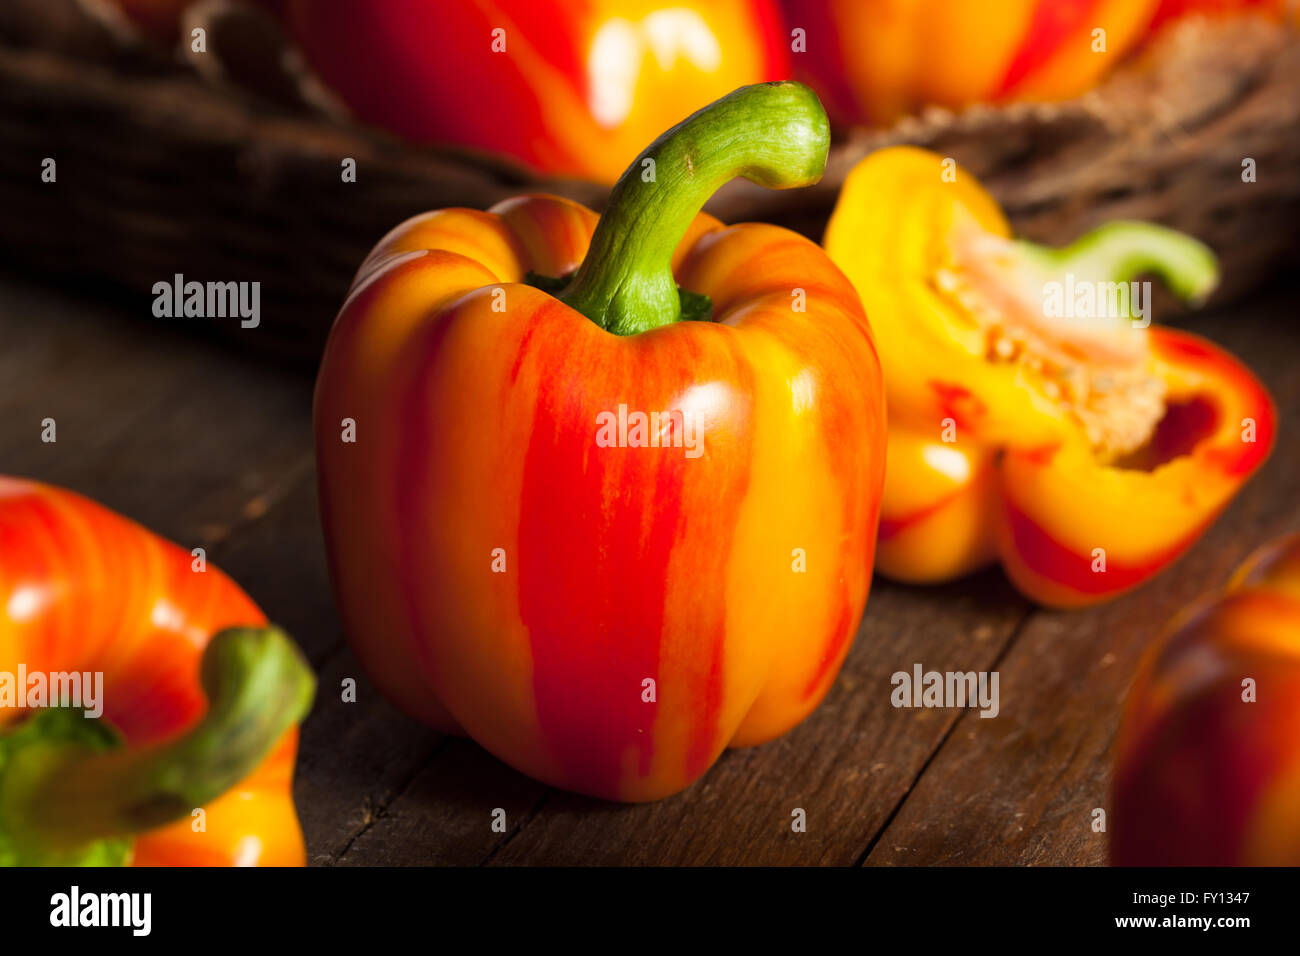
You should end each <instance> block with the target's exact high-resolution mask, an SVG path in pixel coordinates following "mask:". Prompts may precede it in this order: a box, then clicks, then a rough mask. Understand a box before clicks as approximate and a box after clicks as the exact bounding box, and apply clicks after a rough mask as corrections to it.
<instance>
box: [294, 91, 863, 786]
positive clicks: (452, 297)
mask: <svg viewBox="0 0 1300 956" xmlns="http://www.w3.org/2000/svg"><path fill="white" fill-rule="evenodd" d="M828 138H829V136H828V129H827V124H826V118H825V114H824V113H823V112H822V110H821V107H820V105H819V104H818V103H817V100H816V98H815V96H813V95H812V94H811V92H810V91H808V90H807V89H806V88H805V87H802V86H800V85H798V84H793V83H785V84H765V85H761V86H756V87H746V88H743V89H741V90H738V91H736V93H734V94H732V95H731V96H729V97H727V98H725V99H723V100H721V101H719V103H716V104H713V105H712V106H710V107H709V108H707V109H705V110H703V111H701V112H700V113H698V114H696V116H694V117H692V118H690V119H689V120H687V121H685V122H684V123H683V124H681V125H680V126H679V127H677V128H675V129H674V130H670V131H669V132H668V133H666V134H664V136H662V137H661V138H660V139H659V140H657V141H656V142H655V143H654V144H652V145H651V147H649V148H648V149H647V150H646V153H645V155H646V156H647V157H651V156H653V157H656V158H657V181H656V182H646V181H645V180H644V179H643V178H642V168H643V167H642V165H641V164H640V163H639V162H638V163H634V164H633V166H632V167H631V168H630V169H629V172H628V174H627V175H626V176H625V177H624V178H623V179H622V180H620V182H619V185H618V186H616V187H615V190H614V193H613V195H612V197H611V202H610V205H609V207H608V209H607V211H606V213H605V215H604V217H603V218H601V220H600V221H599V225H597V217H596V215H595V214H594V213H592V212H591V211H589V210H587V209H585V208H583V207H581V206H578V205H575V204H574V203H572V202H568V201H565V200H563V199H558V198H554V197H547V196H528V197H521V198H518V199H513V200H510V201H508V202H504V203H502V204H500V205H498V206H496V207H494V208H493V209H491V210H489V211H487V212H476V211H472V210H467V209H445V210H441V211H438V212H434V213H429V214H427V215H424V216H418V217H416V218H415V219H413V220H411V221H409V222H406V223H404V224H402V225H401V226H399V227H397V229H395V230H394V231H393V232H392V233H390V234H389V235H388V236H387V237H385V238H384V240H383V241H382V242H381V243H380V244H379V246H378V247H377V248H376V249H375V250H374V252H373V253H372V254H371V256H370V257H369V259H368V260H367V262H366V263H365V265H363V266H362V268H361V271H360V273H359V275H358V277H357V281H356V284H355V286H354V288H353V291H352V293H351V294H350V296H349V297H348V299H347V301H346V303H345V304H344V306H343V309H342V311H341V312H340V314H339V317H338V319H337V321H336V323H335V325H334V328H333V331H332V332H331V336H330V340H329V343H328V345H327V348H326V353H325V357H324V361H323V364H322V367H321V371H320V377H319V379H318V382H317V389H316V405H315V419H316V449H317V457H318V462H319V474H320V491H321V510H322V517H323V521H324V526H325V532H326V541H327V544H328V549H329V553H330V557H331V569H332V577H333V582H334V588H335V591H336V595H337V599H338V603H339V607H340V608H341V610H342V614H343V618H344V623H345V626H346V627H347V630H348V633H349V636H350V639H351V641H352V644H353V647H354V648H355V650H356V653H357V654H358V656H359V657H360V659H361V661H362V662H363V664H364V665H365V666H366V668H367V670H368V671H369V672H370V674H371V675H372V677H373V678H374V680H375V681H376V682H377V684H378V685H379V687H380V688H381V689H382V690H383V691H384V692H385V693H386V694H387V695H388V696H389V697H390V698H391V699H393V700H394V701H396V702H397V703H398V704H399V705H400V706H402V707H403V708H404V709H405V710H407V711H408V712H410V713H412V714H414V715H417V716H419V717H422V718H423V719H425V720H427V721H428V722H430V723H432V724H433V725H434V726H437V727H441V728H444V729H447V730H457V729H463V732H465V733H468V734H469V735H470V736H471V737H473V738H474V739H475V740H477V741H478V742H479V743H481V744H482V745H483V746H484V747H486V748H487V749H488V750H490V751H491V752H492V753H494V754H496V755H497V756H499V757H500V758H502V759H503V760H505V761H506V762H508V763H510V764H511V765H512V766H514V767H516V768H518V769H520V770H522V771H524V772H525V773H528V774H530V775H531V776H533V777H536V778H538V779H540V780H543V781H545V782H547V783H551V784H554V785H557V786H560V787H563V788H566V789H571V790H576V791H581V792H584V793H588V794H594V795H597V796H600V797H605V798H609V799H615V800H624V801H641V800H651V799H656V798H659V797H662V796H665V795H667V794H671V793H674V792H676V791H678V790H681V789H682V788H684V787H686V786H687V785H688V784H690V783H691V782H692V781H693V780H695V779H696V778H697V777H699V776H700V775H701V774H702V773H703V772H704V771H705V770H706V769H707V768H708V767H709V766H710V765H711V764H712V763H713V761H714V760H715V759H716V758H717V757H718V755H719V753H720V752H721V751H722V749H723V748H724V747H726V746H728V745H730V746H740V745H746V744H754V743H759V742H761V741H765V740H768V739H770V738H772V737H775V736H777V735H778V734H781V733H783V732H784V731H786V730H788V729H789V728H790V727H792V726H794V725H795V724H796V723H798V722H799V721H800V720H802V719H803V718H804V717H805V716H806V715H807V714H808V713H809V712H810V711H811V710H812V709H813V708H814V707H815V706H816V705H817V703H818V702H819V701H820V700H821V698H822V696H823V695H824V694H825V693H826V691H827V689H828V688H829V687H830V685H831V683H832V681H833V679H834V677H835V674H836V672H837V670H838V668H839V665H840V663H841V661H842V660H843V658H844V655H845V653H846V652H847V649H848V647H849V644H850V642H851V640H852V637H853V634H854V632H855V630H856V628H857V624H858V621H859V618H860V616H861V613H862V610H863V607H864V604H865V601H866V597H867V590H868V586H869V583H870V573H871V572H870V567H871V554H872V547H873V541H874V534H875V526H876V518H877V506H878V500H879V492H880V484H881V480H882V470H883V461H884V460H883V450H884V440H885V419H884V408H883V398H882V381H881V373H880V367H879V363H878V360H877V357H876V352H875V348H874V346H873V343H872V338H871V333H870V329H869V327H868V325H867V321H866V318H865V317H864V315H863V313H862V308H861V305H860V303H859V300H858V297H857V295H856V294H855V293H854V292H853V289H852V287H851V286H850V285H849V283H848V281H847V280H846V279H845V278H844V276H843V275H842V274H841V273H840V272H839V270H837V269H836V268H835V267H834V266H833V265H832V264H831V263H830V261H829V260H828V259H826V257H825V256H824V254H823V253H822V252H821V250H820V249H819V248H818V247H817V246H815V245H814V244H813V243H811V242H809V241H807V240H805V239H803V238H802V237H800V236H797V235H795V234H794V233H791V232H788V231H786V230H783V229H780V228H777V227H775V226H770V225H763V224H755V223H749V224H742V225H736V226H731V227H724V226H722V225H721V224H720V223H719V222H718V221H717V220H715V219H712V218H711V217H709V216H706V215H702V214H701V215H696V213H697V211H698V209H699V208H700V206H701V205H702V204H703V202H704V200H705V199H706V198H707V197H708V196H709V195H710V194H711V193H712V192H713V190H714V189H715V188H716V187H717V186H718V185H719V184H720V183H722V182H725V181H726V180H727V179H730V178H731V177H732V176H734V175H736V174H737V173H738V172H740V171H743V174H744V175H746V176H748V177H749V178H751V179H753V180H755V181H756V182H760V183H763V184H764V185H768V186H772V187H779V188H784V187H789V186H799V185H804V184H807V183H810V182H814V181H816V179H817V178H818V177H819V176H820V174H821V170H822V166H823V163H824V160H825V150H826V145H827V141H828ZM593 230H594V234H593ZM575 269H577V270H578V271H577V273H576V275H575V276H574V277H573V279H572V280H571V281H570V283H569V284H568V286H567V287H566V288H565V290H564V291H563V293H561V295H560V297H559V298H557V297H555V296H552V295H550V294H547V293H546V292H543V291H540V290H539V289H537V288H533V287H531V286H529V285H525V284H522V282H521V280H522V279H523V278H524V277H525V275H526V274H527V273H529V272H530V271H531V272H535V273H541V274H545V275H549V276H565V275H567V274H568V273H570V272H572V271H573V270H575ZM675 283H680V285H681V287H682V288H683V289H685V290H689V291H690V292H693V293H697V294H704V295H707V296H709V297H710V298H711V300H712V320H711V321H678V320H677V318H678V315H679V314H680V306H679V294H678V291H677V288H676V285H675ZM494 302H497V303H499V306H498V309H499V310H498V309H494ZM620 406H623V407H625V408H626V409H628V410H629V411H630V412H636V411H641V412H650V411H656V412H658V411H679V412H681V419H680V421H679V422H675V423H674V424H673V425H672V426H671V427H665V430H664V431H663V435H664V436H665V437H667V438H671V437H672V436H673V434H674V433H675V431H676V429H677V428H678V427H679V424H680V426H681V428H682V433H683V439H682V443H683V447H672V446H671V444H670V445H669V446H668V447H662V446H661V447H659V448H653V447H635V446H634V443H633V441H632V438H631V433H630V431H629V437H628V441H627V443H626V444H623V445H614V446H612V447H611V446H610V445H609V444H608V443H602V442H601V441H600V440H599V439H598V428H599V424H598V423H599V421H600V418H599V416H601V415H602V413H616V412H617V411H618V410H619V408H620ZM688 415H689V416H690V417H691V418H690V420H691V422H693V423H694V426H695V427H696V428H698V433H697V439H698V441H697V443H696V448H697V449H698V451H699V454H698V455H695V456H693V457H691V456H688V455H687V454H686V448H685V443H686V440H687V437H688V435H689V431H690V428H691V426H690V425H687V424H686V421H687V419H686V416H688ZM344 419H349V420H351V421H352V422H353V423H354V424H355V442H353V443H349V442H345V441H341V440H340V435H341V431H340V425H341V423H342V422H343V420H344ZM801 555H802V556H803V557H802V558H801ZM494 562H499V563H496V565H495V567H496V569H497V570H495V571H494ZM804 565H806V570H799V568H800V567H802V566H804ZM647 681H653V688H652V690H653V699H652V698H651V696H650V694H649V692H648V688H649V687H650V685H649V684H647Z"/></svg>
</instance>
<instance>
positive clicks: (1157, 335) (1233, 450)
mask: <svg viewBox="0 0 1300 956" xmlns="http://www.w3.org/2000/svg"><path fill="white" fill-rule="evenodd" d="M825 245H826V250H827V252H829V253H830V256H831V258H832V259H833V260H834V261H835V262H836V263H837V264H838V265H839V266H840V268H842V269H843V270H844V271H845V273H846V274H847V275H848V276H849V278H850V279H852V280H853V283H854V285H855V286H856V287H857V289H858V291H859V292H860V293H861V295H862V300H863V304H864V306H865V308H866V311H867V314H868V315H870V316H871V317H872V322H873V325H874V329H875V332H876V335H877V338H878V341H879V344H880V350H881V355H882V359H883V361H884V364H885V377H886V389H887V393H888V401H889V414H890V432H889V453H888V458H889V467H888V471H887V474H886V478H885V490H884V500H883V503H882V506H881V527H880V540H879V550H878V556H877V568H878V569H879V570H881V571H882V572H884V573H885V574H887V575H889V576H890V577H893V578H897V579H899V580H902V581H910V582H922V583H924V582H935V581H944V580H948V579H951V578H955V577H958V576H960V575H963V574H966V573H969V572H971V571H974V570H976V569H977V568H980V567H982V566H984V565H986V564H989V563H991V562H993V561H995V560H1001V562H1002V564H1003V566H1004V567H1005V568H1006V570H1007V572H1008V574H1009V575H1010V577H1011V579H1012V580H1013V581H1014V582H1015V584H1016V585H1017V586H1018V587H1019V588H1020V590H1021V591H1022V592H1024V593H1025V594H1026V595H1027V596H1028V597H1030V598H1031V599H1033V600H1035V601H1038V602H1040V603H1043V604H1049V605H1056V606H1075V605H1082V604H1089V603H1093V602H1096V601H1101V600H1105V599H1108V598H1111V597H1114V596H1116V595H1118V594H1120V593H1121V592H1123V591H1125V590H1127V589H1129V588H1132V587H1134V586H1136V585H1138V584H1140V583H1141V582H1143V581H1145V580H1146V579H1148V578H1150V577H1151V576H1152V575H1154V574H1155V573H1156V572H1158V571H1159V570H1161V569H1162V568H1164V567H1165V566H1167V565H1168V564H1170V563H1171V562H1172V561H1173V560H1174V559H1175V558H1177V557H1178V556H1179V555H1180V554H1181V553H1182V552H1183V551H1185V550H1186V549H1187V547H1188V546H1190V545H1191V543H1192V542H1193V541H1195V540H1196V538H1197V537H1198V536H1199V535H1200V534H1201V532H1202V531H1203V530H1204V529H1205V528H1206V527H1207V526H1208V525H1209V524H1210V522H1211V521H1212V520H1213V519H1214V517H1215V515H1216V514H1217V513H1218V512H1219V511H1220V510H1221V509H1222V508H1223V507H1224V506H1225V505H1226V504H1227V502H1228V501H1229V500H1230V499H1231V497H1232V496H1233V494H1235V493H1236V492H1237V490H1238V489H1239V488H1240V487H1241V486H1242V484H1243V483H1244V482H1245V480H1246V479H1247V478H1248V477H1249V476H1250V474H1251V473H1252V472H1253V471H1254V470H1255V469H1256V468H1258V467H1259V465H1260V464H1261V463H1262V462H1263V461H1264V459H1265V458H1266V457H1267V456H1268V453H1269V451H1270V449H1271V447H1272V443H1273V438H1274V432H1275V428H1276V424H1275V419H1276V416H1275V412H1274V409H1273V406H1272V403H1271V401H1270V400H1269V396H1268V394H1267V393H1266V392H1265V390H1264V388H1263V386H1262V385H1261V384H1260V383H1259V382H1258V381H1257V380H1256V379H1255V378H1254V377H1253V376H1252V375H1251V374H1250V372H1249V371H1247V370H1246V369H1245V368H1244V367H1242V366H1241V365H1240V364H1239V363H1238V362H1237V361H1236V360H1235V359H1233V358H1232V357H1231V356H1229V355H1227V354H1226V353H1225V352H1223V351H1222V350H1220V349H1218V348H1217V347H1215V346H1213V345H1211V344H1210V343H1209V342H1207V341H1205V340H1204V339H1201V338H1198V337H1197V336H1195V335H1192V334H1190V333H1187V332H1181V331H1175V330H1174V329H1170V328H1162V327H1156V326H1150V324H1149V322H1150V315H1149V311H1148V307H1149V305H1150V301H1149V294H1148V289H1149V286H1148V287H1147V288H1146V289H1144V287H1143V286H1142V285H1137V286H1135V285H1133V284H1132V282H1131V281H1130V280H1133V279H1135V278H1136V277H1137V276H1138V275H1140V274H1143V273H1147V272H1153V273H1155V274H1157V275H1159V276H1160V277H1161V278H1163V279H1164V280H1165V282H1166V283H1167V284H1168V285H1169V287H1170V288H1171V289H1172V290H1173V291H1174V292H1175V293H1177V294H1178V295H1180V296H1182V297H1183V298H1187V299H1198V298H1201V297H1203V296H1205V295H1206V294H1207V293H1208V292H1209V290H1210V289H1211V287H1212V286H1213V284H1214V282H1215V280H1216V272H1215V264H1214V259H1213V257H1212V255H1211V254H1210V253H1209V251H1208V250H1207V249H1206V248H1205V247H1204V246H1202V245H1201V244H1200V243H1198V242H1196V241H1195V240H1193V239H1190V238H1188V237H1186V236H1183V235H1181V234H1179V233H1176V232H1173V231H1171V230H1168V229H1162V228H1160V227H1157V226H1152V225H1148V224H1145V223H1131V222H1128V223H1110V224H1107V225H1105V226H1102V227H1100V228H1098V229H1097V230H1095V231H1094V232H1092V233H1089V234H1087V235H1085V236H1084V237H1082V238H1080V239H1079V240H1078V241H1076V242H1075V243H1073V244H1072V245H1070V246H1067V247H1065V248H1063V249H1047V248H1044V247H1041V246H1036V245H1034V244H1032V243H1028V242H1023V241H1014V240H1012V239H1011V230H1010V227H1009V226H1008V224H1007V222H1006V219H1005V218H1004V217H1003V215H1002V212H1001V210H999V209H998V206H997V204H996V203H995V202H994V200H993V199H992V197H990V196H989V195H988V193H986V192H985V191H984V190H983V189H982V188H981V187H980V185H979V184H978V183H977V182H975V180H974V179H973V178H972V177H971V176H970V175H969V174H968V173H967V172H966V171H965V170H962V169H960V168H958V167H956V166H955V165H953V164H952V161H951V160H945V159H944V158H943V157H940V156H937V155H935V154H933V153H929V152H926V151H924V150H920V149H914V148H911V147H897V148H891V149H885V150H880V151H878V152H876V153H873V154H871V155H870V156H868V157H867V158H866V159H865V160H863V161H862V162H861V163H860V164H859V165H858V166H857V167H856V168H855V169H854V170H853V171H852V172H851V173H850V174H849V176H848V178H847V181H846V182H845V185H844V190H843V192H842V194H841V196H840V200H839V204H838V205H837V207H836V209H835V211H834V213H833V215H832V217H831V220H830V223H829V225H828V227H827V230H826V236H825ZM1090 301H1091V303H1092V304H1091V305H1089V302H1090ZM1143 301H1145V302H1146V306H1143V305H1141V303H1142V302H1143ZM1103 306H1106V307H1105V308H1103ZM1140 313H1141V314H1140Z"/></svg>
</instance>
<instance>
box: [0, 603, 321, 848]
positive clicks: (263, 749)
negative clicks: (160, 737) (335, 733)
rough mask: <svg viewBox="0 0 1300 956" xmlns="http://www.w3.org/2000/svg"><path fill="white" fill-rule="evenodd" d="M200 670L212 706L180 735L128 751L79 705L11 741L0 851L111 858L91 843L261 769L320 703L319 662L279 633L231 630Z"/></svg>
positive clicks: (41, 717) (2, 748)
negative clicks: (314, 664)
mask: <svg viewBox="0 0 1300 956" xmlns="http://www.w3.org/2000/svg"><path fill="white" fill-rule="evenodd" d="M200 667H201V670H200V680H201V682H202V686H203V691H204V694H205V695H206V696H207V699H208V709H207V712H206V713H205V714H204V715H203V717H202V719H200V720H199V722H198V723H197V724H196V725H195V726H194V727H192V728H191V729H190V730H189V731H187V732H186V733H185V734H183V735H182V736H180V737H178V738H176V739H174V740H169V741H165V742H163V743H159V744H156V745H153V746H144V747H139V748H127V749H120V748H117V747H116V744H117V741H116V740H115V739H114V737H115V735H114V734H113V733H112V732H111V731H108V730H107V728H105V727H104V726H103V725H102V724H101V723H100V722H98V721H93V720H88V719H86V718H84V717H83V716H82V715H81V713H80V712H79V711H71V710H58V711H43V712H40V713H38V714H36V715H34V716H32V717H31V718H30V719H29V721H28V722H27V724H25V725H23V726H20V727H19V729H18V730H17V731H15V732H14V733H12V734H10V735H7V736H5V737H0V851H3V852H0V856H3V855H4V853H5V852H7V853H8V854H10V855H12V856H14V857H15V859H13V860H9V861H8V862H15V863H19V864H38V863H51V862H52V863H64V862H72V861H76V862H83V861H85V860H87V859H89V860H91V861H93V862H109V861H108V860H106V859H103V858H101V857H98V856H95V855H93V854H92V853H91V851H89V850H87V849H86V848H88V847H92V846H93V845H94V844H95V843H96V842H97V841H105V840H112V839H114V838H119V837H124V836H128V835H131V834H137V833H141V832H143V831H145V830H151V829H154V828H156V827H159V826H162V825H164V824H167V823H171V822H173V821H175V820H178V819H182V818H185V817H188V816H190V814H191V813H192V811H193V810H194V809H196V808H198V807H202V806H203V805H204V804H206V803H208V802H209V801H211V800H214V799H216V798H217V797H219V796H221V795H222V794H223V793H225V792H226V791H227V790H229V789H230V788H231V787H233V786H235V785H236V784H237V783H239V781H241V780H242V779H244V778H245V777H247V776H248V775H249V774H250V773H252V771H253V770H254V769H255V768H256V767H257V765H258V764H259V763H260V762H261V761H262V760H263V758H265V757H266V755H267V754H268V753H269V752H270V750H271V748H272V747H273V746H274V745H275V743H276V741H278V740H279V739H280V737H281V736H282V735H283V734H284V732H285V731H286V730H288V729H289V728H290V727H292V726H293V725H294V724H296V723H298V722H299V721H301V720H302V719H303V717H305V716H306V714H307V711H308V710H309V709H310V708H311V701H312V696H313V694H314V692H315V679H314V678H313V677H312V673H311V668H310V667H309V666H308V664H307V662H306V661H305V660H304V659H303V657H302V654H301V652H300V651H299V650H298V648H297V646H295V645H294V643H293V641H291V640H290V639H289V638H288V636H286V635H285V634H284V632H282V631H280V630H278V629H275V628H231V629H228V630H225V631H222V632H221V633H219V634H217V635H215V636H214V637H213V638H212V640H211V641H210V642H209V644H208V646H207V648H206V649H205V650H204V653H203V658H202V663H201V665H200Z"/></svg>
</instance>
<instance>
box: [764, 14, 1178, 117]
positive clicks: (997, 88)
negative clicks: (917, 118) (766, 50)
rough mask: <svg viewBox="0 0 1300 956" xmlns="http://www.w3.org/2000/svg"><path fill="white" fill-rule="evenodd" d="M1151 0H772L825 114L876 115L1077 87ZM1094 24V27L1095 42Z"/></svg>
mask: <svg viewBox="0 0 1300 956" xmlns="http://www.w3.org/2000/svg"><path fill="white" fill-rule="evenodd" d="M1158 3H1159V0H991V2H983V3H953V2H952V0H784V7H785V12H786V20H787V22H788V25H789V27H790V28H791V29H794V28H796V27H802V28H803V29H805V30H806V31H807V41H808V52H807V53H806V54H804V55H802V56H796V57H795V60H794V63H795V68H796V73H797V75H799V76H801V77H802V78H805V79H806V81H807V82H808V83H810V84H811V85H812V87H813V89H815V90H816V91H817V93H818V94H819V95H820V96H821V98H822V102H823V103H825V104H826V108H827V110H828V111H829V112H830V114H831V117H832V118H833V119H835V120H836V121H837V122H838V123H841V124H844V125H850V124H855V123H868V124H873V125H888V124H891V123H893V122H894V121H895V120H897V119H898V118H899V117H900V116H903V115H904V114H907V113H912V112H915V111H916V110H917V109H918V108H920V107H922V106H926V105H930V104H934V105H938V106H946V107H950V108H959V107H963V106H969V105H970V104H972V103H998V102H1005V101H1007V100H1059V99H1066V98H1068V97H1071V96H1075V95H1077V94H1079V93H1082V92H1084V91H1085V90H1087V89H1089V88H1090V87H1091V86H1093V85H1094V84H1095V83H1096V82H1097V81H1098V80H1099V79H1100V78H1101V77H1102V76H1103V75H1104V74H1105V73H1106V72H1107V71H1108V70H1110V69H1111V68H1112V67H1113V66H1114V65H1115V64H1116V63H1118V62H1119V61H1120V60H1121V59H1122V58H1123V57H1124V55H1125V54H1127V53H1128V52H1129V51H1130V50H1132V49H1133V48H1134V47H1135V46H1137V44H1138V43H1139V42H1140V41H1141V39H1142V38H1143V36H1144V35H1145V33H1146V28H1147V24H1148V23H1149V22H1150V20H1151V17H1152V15H1153V14H1154V12H1155V10H1156V7H1157V5H1158ZM1098 29H1101V30H1104V31H1105V36H1104V38H1102V41H1103V42H1102V43H1100V44H1099V42H1098V38H1097V37H1096V35H1095V34H1094V31H1095V30H1098ZM1099 46H1100V47H1101V48H1100V49H1098V47H1099Z"/></svg>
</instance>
